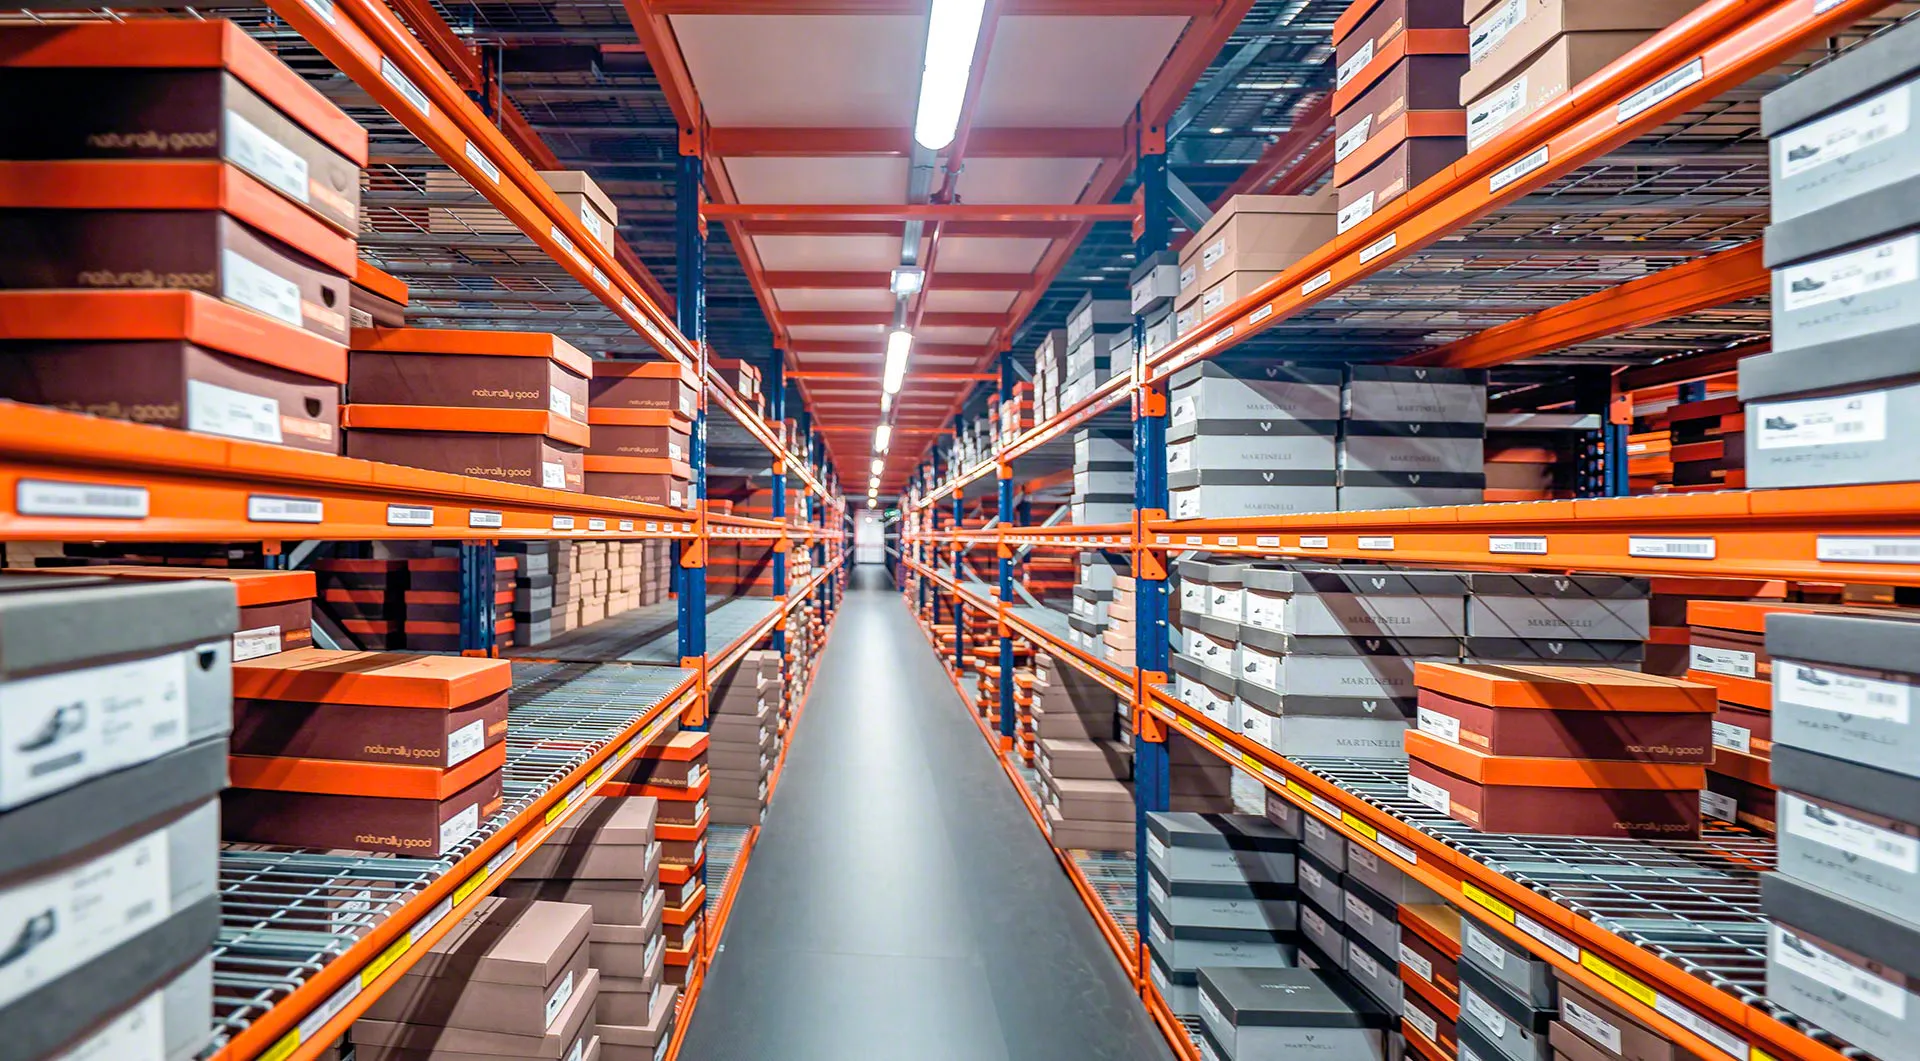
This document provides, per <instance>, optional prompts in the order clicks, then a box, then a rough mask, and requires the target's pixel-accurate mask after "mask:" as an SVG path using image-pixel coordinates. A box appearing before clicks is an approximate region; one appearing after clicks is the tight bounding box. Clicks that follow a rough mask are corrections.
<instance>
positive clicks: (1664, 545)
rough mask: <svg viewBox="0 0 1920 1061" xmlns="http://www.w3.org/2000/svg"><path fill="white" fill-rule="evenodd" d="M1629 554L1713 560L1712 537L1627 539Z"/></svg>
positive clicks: (1660, 558)
mask: <svg viewBox="0 0 1920 1061" xmlns="http://www.w3.org/2000/svg"><path fill="white" fill-rule="evenodd" d="M1627 555H1628V556H1639V557H1646V558H1648V559H1656V560H1711V559H1713V558H1714V540H1713V539H1712V538H1639V537H1630V538H1628V539H1627Z"/></svg>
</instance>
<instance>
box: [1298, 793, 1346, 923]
mask: <svg viewBox="0 0 1920 1061" xmlns="http://www.w3.org/2000/svg"><path fill="white" fill-rule="evenodd" d="M1304 824H1305V825H1306V829H1305V830H1303V837H1302V840H1303V842H1308V841H1307V840H1306V838H1307V837H1312V836H1313V835H1314V832H1313V828H1312V827H1313V826H1314V825H1316V824H1318V822H1317V820H1316V819H1315V818H1313V816H1311V815H1308V816H1307V818H1306V820H1305V823H1304ZM1321 830H1322V833H1321V835H1327V834H1328V833H1330V830H1327V829H1326V827H1325V826H1324V825H1323V826H1321ZM1340 842H1341V843H1342V844H1345V843H1346V841H1345V840H1341V841H1340ZM1340 857H1341V860H1342V861H1345V858H1346V849H1345V848H1344V847H1343V848H1341V851H1340ZM1299 872H1300V894H1302V895H1304V896H1306V897H1307V898H1308V899H1309V900H1311V901H1312V902H1313V904H1314V905H1315V906H1318V907H1319V908H1320V912H1321V913H1322V914H1325V915H1326V917H1327V920H1329V921H1331V922H1333V923H1334V924H1336V925H1338V924H1343V923H1344V922H1345V921H1346V916H1347V915H1346V908H1347V906H1346V897H1345V895H1344V894H1343V892H1342V889H1341V883H1340V878H1341V873H1340V871H1339V870H1337V869H1335V868H1333V866H1332V865H1331V863H1330V862H1329V861H1328V860H1324V859H1322V858H1320V857H1319V855H1318V854H1317V853H1315V852H1313V851H1311V850H1310V851H1308V852H1307V853H1306V854H1305V855H1303V856H1302V857H1301V859H1300V869H1299Z"/></svg>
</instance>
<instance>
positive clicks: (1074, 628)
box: [1067, 553, 1123, 655]
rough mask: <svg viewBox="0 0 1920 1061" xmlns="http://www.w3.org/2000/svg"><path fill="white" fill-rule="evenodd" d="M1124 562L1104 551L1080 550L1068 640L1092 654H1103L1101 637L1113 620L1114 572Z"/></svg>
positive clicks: (1121, 566) (1068, 624) (1069, 619)
mask: <svg viewBox="0 0 1920 1061" xmlns="http://www.w3.org/2000/svg"><path fill="white" fill-rule="evenodd" d="M1122 570H1123V562H1122V561H1120V560H1119V559H1117V558H1116V557H1113V556H1109V555H1107V554H1106V553H1081V554H1080V555H1079V560H1078V563H1077V564H1076V571H1077V577H1076V578H1075V579H1074V584H1073V604H1072V608H1073V611H1072V614H1070V615H1069V616H1068V617H1067V637H1068V640H1069V641H1071V642H1072V643H1073V644H1075V645H1077V646H1078V647H1080V648H1083V649H1085V650H1087V651H1088V652H1091V653H1093V654H1095V655H1101V654H1104V649H1103V648H1102V644H1101V639H1102V638H1103V637H1104V636H1105V635H1106V630H1107V625H1108V623H1110V622H1111V621H1112V619H1111V616H1110V615H1109V612H1108V609H1109V607H1110V606H1111V605H1112V603H1113V576H1114V575H1115V574H1116V573H1117V572H1121V571H1122Z"/></svg>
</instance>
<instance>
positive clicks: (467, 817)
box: [437, 803, 480, 855]
mask: <svg viewBox="0 0 1920 1061" xmlns="http://www.w3.org/2000/svg"><path fill="white" fill-rule="evenodd" d="M479 830H480V804H478V803H475V804H473V805H472V806H469V807H468V808H467V809H465V810H463V811H461V812H460V813H458V814H456V815H454V816H453V817H451V818H448V819H447V820H446V821H444V822H441V823H440V850H439V852H437V853H438V854H442V855H444V854H446V853H447V852H448V851H450V850H452V849H453V846H454V845H455V844H458V843H459V842H460V841H462V840H465V839H466V838H467V837H469V836H472V835H473V834H474V833H476V832H478V831H479Z"/></svg>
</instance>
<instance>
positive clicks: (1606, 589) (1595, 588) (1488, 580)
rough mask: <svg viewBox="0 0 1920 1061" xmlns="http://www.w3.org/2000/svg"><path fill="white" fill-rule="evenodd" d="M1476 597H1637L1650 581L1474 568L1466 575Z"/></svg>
mask: <svg viewBox="0 0 1920 1061" xmlns="http://www.w3.org/2000/svg"><path fill="white" fill-rule="evenodd" d="M1463 577H1464V578H1465V579H1466V585H1467V591H1468V592H1470V593H1472V594H1473V595H1474V596H1476V597H1550V598H1555V599H1567V598H1574V597H1596V598H1599V599H1601V600H1634V599H1637V598H1640V597H1645V596H1646V595H1647V592H1648V590H1647V580H1646V579H1644V578H1624V577H1621V576H1618V575H1525V574H1514V573H1508V572H1491V571H1473V572H1468V573H1467V574H1466V575H1464V576H1463Z"/></svg>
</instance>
